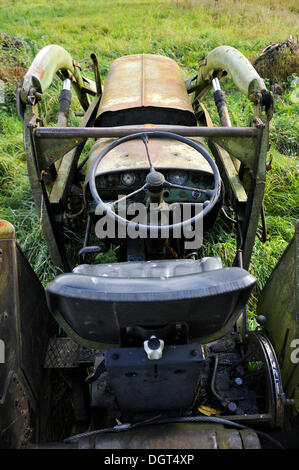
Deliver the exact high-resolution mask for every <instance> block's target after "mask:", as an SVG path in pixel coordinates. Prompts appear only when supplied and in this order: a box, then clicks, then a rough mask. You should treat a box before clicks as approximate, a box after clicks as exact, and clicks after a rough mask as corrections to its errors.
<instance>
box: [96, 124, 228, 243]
mask: <svg viewBox="0 0 299 470" xmlns="http://www.w3.org/2000/svg"><path fill="white" fill-rule="evenodd" d="M150 135H151V136H152V137H154V138H157V137H158V138H162V139H172V140H177V141H179V142H182V143H183V144H186V145H188V146H189V147H192V148H193V149H195V150H197V152H199V153H200V154H201V155H202V156H203V157H204V159H205V160H206V161H207V162H208V163H209V165H210V167H211V168H212V171H213V178H214V186H213V189H198V188H191V187H189V186H182V185H178V184H173V183H170V182H169V181H166V180H165V177H164V175H163V174H162V173H160V172H159V171H156V170H155V169H154V167H153V164H152V161H151V157H150V153H149V149H148V138H149V136H150ZM135 139H141V140H143V142H144V145H145V149H146V154H147V158H148V162H149V166H150V170H149V173H148V174H147V176H146V181H145V184H144V185H143V186H142V187H141V188H139V189H137V190H135V191H133V192H132V193H130V194H128V195H126V196H123V197H121V198H120V199H118V200H116V201H114V202H112V203H105V202H104V201H103V200H102V199H101V197H100V196H99V193H98V191H97V188H96V170H97V167H98V165H99V163H100V162H101V160H102V159H103V158H104V157H105V155H107V153H108V152H110V151H111V150H113V149H114V148H115V147H118V146H119V145H121V144H123V143H125V142H129V141H130V140H135ZM89 187H90V191H91V194H92V196H93V198H94V200H95V202H96V203H97V205H98V206H99V208H100V210H101V211H102V214H103V215H108V216H110V217H112V218H113V219H114V220H115V221H116V222H118V223H119V224H121V225H125V226H126V227H127V226H129V225H131V226H132V227H134V229H135V230H136V231H146V233H148V232H149V231H151V230H156V231H157V232H158V233H159V234H161V233H162V232H163V231H165V232H166V231H167V233H169V232H170V231H174V230H181V229H182V228H183V227H184V226H188V227H190V224H193V223H195V222H197V221H198V220H199V219H200V218H202V217H204V216H206V215H207V214H208V213H209V212H210V211H211V210H212V209H213V207H214V206H215V204H216V202H217V200H218V198H219V194H220V190H221V178H220V174H219V171H218V168H217V165H216V164H215V162H214V160H213V159H212V157H211V156H210V155H209V153H208V152H207V151H206V150H205V149H204V148H203V147H201V146H200V145H198V144H197V143H195V142H193V141H192V140H190V139H187V138H185V137H182V136H180V135H177V134H173V133H170V132H158V131H150V132H145V133H138V134H132V135H129V136H126V137H123V138H121V139H118V140H117V141H115V142H112V143H111V144H109V145H107V147H105V148H104V150H102V151H101V152H100V153H99V155H98V156H97V158H96V159H95V161H94V162H93V164H92V167H91V169H90V174H89ZM165 188H167V189H169V188H179V189H184V190H186V191H196V192H197V193H205V194H206V195H207V196H208V198H209V199H208V200H206V201H205V202H204V203H203V210H202V211H200V212H199V213H197V214H196V215H195V216H194V217H192V218H189V219H186V220H184V221H182V222H178V223H175V224H171V225H152V224H137V223H135V222H133V221H129V220H128V219H126V218H124V217H121V216H120V215H118V214H117V213H115V212H114V210H113V208H114V207H115V206H116V205H117V204H119V203H120V202H122V201H124V200H126V199H128V198H130V197H133V196H135V195H136V194H138V193H140V192H141V191H146V190H147V191H149V193H150V194H151V195H153V194H156V195H159V194H161V193H162V191H163V189H165Z"/></svg>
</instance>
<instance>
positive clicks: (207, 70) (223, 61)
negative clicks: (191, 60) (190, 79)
mask: <svg viewBox="0 0 299 470" xmlns="http://www.w3.org/2000/svg"><path fill="white" fill-rule="evenodd" d="M217 71H220V72H222V71H226V72H228V73H229V74H230V75H231V77H232V79H233V81H234V83H235V85H236V86H237V87H238V88H239V90H240V91H242V93H244V94H245V95H246V96H247V97H250V95H251V93H253V92H260V91H262V90H266V86H265V83H264V81H263V79H262V78H261V77H260V76H259V74H258V73H257V72H256V70H255V69H254V67H253V66H252V65H251V63H250V62H249V60H248V59H246V57H244V55H243V54H241V52H240V51H238V50H237V49H235V48H234V47H230V46H219V47H216V48H215V49H213V50H212V52H210V53H209V54H208V56H207V57H206V58H205V59H204V60H202V61H201V62H200V63H199V71H198V77H197V82H196V85H197V90H196V92H195V95H196V97H197V98H198V99H199V100H200V99H203V97H204V95H205V94H206V93H207V92H208V90H209V89H210V87H211V85H212V83H211V81H212V78H213V72H217Z"/></svg>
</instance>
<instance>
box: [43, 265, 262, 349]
mask: <svg viewBox="0 0 299 470" xmlns="http://www.w3.org/2000/svg"><path fill="white" fill-rule="evenodd" d="M74 271H75V272H74V273H70V274H62V275H60V276H58V277H57V278H56V279H55V280H54V281H52V282H50V284H48V286H47V287H46V295H47V300H48V305H49V308H50V310H51V312H52V313H53V314H54V315H55V316H56V317H57V318H58V317H59V316H60V315H61V316H62V317H63V319H64V321H65V322H67V324H68V325H69V326H70V327H71V329H72V330H74V332H75V333H76V334H77V335H79V337H81V338H83V339H85V340H88V341H93V342H96V343H107V344H118V343H119V335H120V330H121V328H125V327H129V326H141V327H143V328H156V327H163V326H165V325H167V324H169V323H174V322H176V323H180V322H186V323H187V324H188V325H189V329H190V339H201V338H207V337H209V338H210V337H211V335H212V336H215V337H217V335H222V334H223V331H224V329H225V327H226V326H228V325H231V323H232V321H234V320H236V319H237V318H238V316H239V314H240V313H241V311H242V309H243V308H244V306H245V304H246V302H247V300H248V298H249V295H250V292H251V290H252V288H253V286H254V285H255V283H256V279H255V277H253V276H252V275H251V274H249V273H248V272H247V271H245V270H244V269H241V268H237V267H233V268H222V265H221V261H220V259H219V258H204V259H203V260H200V261H194V260H168V261H150V262H147V261H140V262H134V263H116V264H111V265H93V266H89V265H82V266H78V267H77V268H75V270H74ZM144 275H146V277H144Z"/></svg>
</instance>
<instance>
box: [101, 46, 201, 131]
mask: <svg viewBox="0 0 299 470" xmlns="http://www.w3.org/2000/svg"><path fill="white" fill-rule="evenodd" d="M140 107H157V108H172V109H180V110H182V111H186V112H189V113H190V114H191V120H193V121H194V122H195V118H194V117H193V119H192V116H193V109H192V106H191V103H190V100H189V97H188V94H187V90H186V87H185V83H184V81H183V79H182V75H181V72H180V69H179V67H178V65H177V64H176V62H174V61H173V60H172V59H169V58H168V57H164V56H159V55H153V54H136V55H129V56H124V57H120V58H119V59H116V60H115V61H114V62H113V63H112V65H111V66H110V69H109V73H108V76H107V78H106V81H105V87H104V91H103V96H102V100H101V104H100V107H99V112H98V115H97V118H99V117H100V116H101V115H103V114H104V113H106V112H113V111H120V110H123V109H131V108H140Z"/></svg>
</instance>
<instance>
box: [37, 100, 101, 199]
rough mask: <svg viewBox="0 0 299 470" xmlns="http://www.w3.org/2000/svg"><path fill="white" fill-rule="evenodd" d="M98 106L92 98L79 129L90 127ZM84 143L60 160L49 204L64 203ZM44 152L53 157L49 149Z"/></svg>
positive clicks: (97, 101) (96, 101) (97, 102)
mask: <svg viewBox="0 0 299 470" xmlns="http://www.w3.org/2000/svg"><path fill="white" fill-rule="evenodd" d="M98 104H99V97H96V98H94V100H93V102H92V103H91V105H90V107H89V108H88V110H87V111H86V113H85V115H84V117H83V119H82V120H81V122H80V125H79V127H86V126H88V125H90V123H91V122H92V120H93V119H94V118H95V113H96V111H97V107H98ZM84 143H85V139H84V140H83V141H81V143H80V144H79V145H78V146H77V147H76V148H75V149H74V150H71V151H69V152H68V153H67V154H66V155H64V157H63V158H62V161H61V165H60V167H59V171H58V173H57V177H56V179H55V181H54V184H53V187H52V190H51V194H50V202H51V203H52V204H58V203H59V202H60V201H62V202H65V199H66V196H67V193H68V188H69V185H70V182H71V179H72V177H73V175H74V171H75V169H76V166H77V162H78V159H79V157H80V155H81V152H82V149H83V146H84ZM46 151H47V155H52V157H53V154H51V153H50V152H51V148H50V149H47V150H46ZM43 155H44V154H43ZM44 157H45V155H44ZM55 158H56V156H55Z"/></svg>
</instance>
